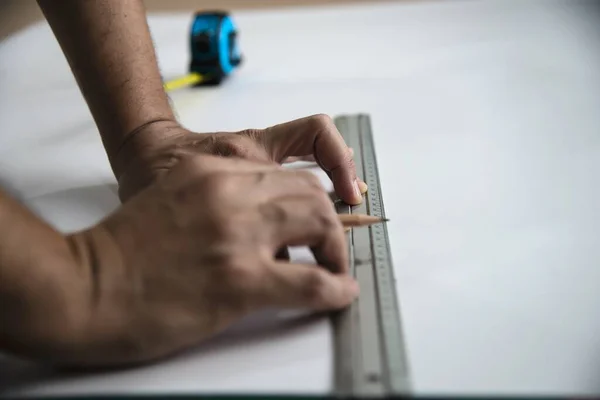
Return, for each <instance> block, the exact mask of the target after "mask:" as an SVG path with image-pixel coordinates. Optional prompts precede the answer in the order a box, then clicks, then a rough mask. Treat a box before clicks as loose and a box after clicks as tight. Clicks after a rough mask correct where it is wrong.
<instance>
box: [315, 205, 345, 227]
mask: <svg viewBox="0 0 600 400" xmlns="http://www.w3.org/2000/svg"><path fill="white" fill-rule="evenodd" d="M317 222H318V224H319V227H320V228H321V230H322V231H331V230H332V229H336V228H338V225H339V224H340V222H339V219H338V218H337V215H336V214H335V213H334V212H333V210H321V212H319V213H318V214H317Z"/></svg>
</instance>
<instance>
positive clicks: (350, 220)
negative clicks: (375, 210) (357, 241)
mask: <svg viewBox="0 0 600 400" xmlns="http://www.w3.org/2000/svg"><path fill="white" fill-rule="evenodd" d="M339 218H340V221H341V222H342V225H344V228H345V229H344V230H345V231H349V230H350V228H353V227H358V226H368V225H373V224H378V223H380V222H387V221H388V219H385V218H381V217H375V216H373V215H365V214H339Z"/></svg>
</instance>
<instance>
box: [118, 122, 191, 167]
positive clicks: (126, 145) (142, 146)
mask: <svg viewBox="0 0 600 400" xmlns="http://www.w3.org/2000/svg"><path fill="white" fill-rule="evenodd" d="M187 132H188V131H187V130H186V129H184V128H183V127H182V126H181V125H180V124H179V122H177V121H176V120H174V119H168V118H165V119H155V120H151V121H148V122H146V123H144V124H142V125H140V126H138V127H137V128H135V129H133V130H132V131H130V132H129V133H128V134H126V135H125V136H124V138H123V140H122V141H121V143H120V145H119V147H118V148H117V149H116V150H115V151H114V153H113V154H112V155H111V156H110V157H109V158H110V162H111V166H112V169H113V172H114V174H115V176H116V178H117V179H119V178H120V176H121V175H122V174H123V172H124V171H125V170H126V169H127V168H128V166H129V164H131V163H132V162H134V161H139V160H143V159H144V156H145V155H146V154H150V153H151V152H152V151H153V150H154V149H156V148H158V147H160V146H161V145H162V144H164V143H165V142H166V141H167V140H169V139H171V138H173V137H175V136H180V135H182V134H185V133H187Z"/></svg>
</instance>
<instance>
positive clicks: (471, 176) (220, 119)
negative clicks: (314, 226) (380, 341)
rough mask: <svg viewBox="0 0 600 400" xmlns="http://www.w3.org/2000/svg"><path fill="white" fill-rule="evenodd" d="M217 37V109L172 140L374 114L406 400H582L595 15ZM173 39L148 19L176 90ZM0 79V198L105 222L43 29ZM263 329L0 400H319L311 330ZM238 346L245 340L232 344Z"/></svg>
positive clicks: (257, 23)
mask: <svg viewBox="0 0 600 400" xmlns="http://www.w3.org/2000/svg"><path fill="white" fill-rule="evenodd" d="M234 17H235V19H236V21H237V22H238V24H239V26H240V31H241V36H240V39H241V43H242V50H243V52H244V53H245V56H246V62H245V64H244V66H243V68H242V69H241V70H240V71H239V72H238V73H236V74H235V76H234V77H232V79H230V80H228V81H227V82H226V83H225V84H224V85H222V86H221V87H219V88H214V89H202V90H198V89H194V90H182V91H178V92H175V93H173V94H172V99H173V102H174V104H175V106H176V109H177V112H178V114H179V116H180V118H181V121H182V122H183V123H184V124H185V125H187V126H188V127H190V128H193V129H196V130H199V131H214V130H235V129H243V128H249V127H265V126H268V125H271V124H275V123H278V122H282V121H285V120H289V119H292V118H297V117H301V116H305V115H308V114H312V113H322V112H325V113H328V114H330V115H336V114H339V113H352V112H367V113H369V114H371V116H372V122H373V130H374V133H375V142H376V150H377V157H378V160H379V168H380V175H381V181H382V186H383V197H384V202H385V208H386V212H387V214H388V216H389V217H390V219H391V222H389V225H388V231H389V234H390V241H391V243H392V256H393V259H394V262H395V266H396V274H397V279H398V292H399V297H400V305H401V312H402V318H403V323H404V329H405V333H406V339H407V346H408V352H409V359H410V365H411V369H412V373H413V383H414V387H415V390H416V393H419V394H455V395H462V394H517V395H527V394H542V395H545V394H563V395H576V394H578V395H586V394H587V395H591V394H599V393H600V372H599V371H600V339H599V338H600V291H599V290H598V286H599V284H600V246H599V245H600V206H599V204H600V112H599V110H600V90H598V89H597V88H600V24H599V23H598V22H599V21H600V11H599V8H598V6H597V5H594V4H593V3H592V2H582V1H568V2H558V1H544V2H542V1H465V2H462V1H453V2H449V1H448V2H422V3H421V2H420V3H416V4H407V3H404V2H403V3H399V4H383V5H369V6H352V7H347V8H336V9H327V8H318V9H307V10H286V11H277V12H265V11H260V12H246V13H238V14H236V15H235V16H234ZM188 27H189V16H188V15H166V16H154V17H153V18H152V19H151V29H152V32H153V36H154V40H155V42H156V44H157V47H158V54H159V59H160V63H161V68H162V72H163V76H165V77H166V78H171V77H174V76H176V75H178V74H180V73H184V72H185V70H186V67H187V40H186V39H187V29H188ZM23 49H31V50H30V51H28V52H26V51H24V50H23ZM26 63H28V64H27V65H26ZM42 65H43V66H44V67H43V68H42V67H41V66H42ZM0 71H2V74H0V79H1V82H2V85H1V87H2V90H1V91H0V104H1V105H2V107H1V108H0V132H2V134H1V135H0V181H1V182H3V184H6V185H7V186H8V187H9V188H10V190H11V191H12V192H14V193H16V194H18V196H19V197H21V198H22V199H23V201H25V202H26V203H27V204H29V205H31V206H32V207H33V208H34V209H35V210H36V211H37V212H38V213H39V214H40V215H42V216H43V217H44V218H46V219H47V220H49V221H50V222H52V223H53V224H55V225H56V226H58V227H60V228H61V229H63V230H72V229H78V228H81V227H84V226H86V225H88V224H90V223H93V222H94V221H96V220H98V219H99V218H101V217H102V215H104V214H105V213H107V212H110V211H111V210H112V209H114V207H116V205H117V202H116V195H115V194H114V190H115V188H114V180H113V179H112V176H111V175H110V170H109V168H108V164H107V162H106V159H105V156H104V153H103V150H102V148H101V145H100V141H99V138H98V136H97V134H96V133H95V129H94V127H93V124H91V120H90V117H89V113H88V112H87V110H86V109H85V104H84V103H83V102H82V100H81V97H80V95H79V94H78V92H77V89H76V87H75V86H74V81H73V79H72V77H71V76H70V75H69V71H68V69H67V67H66V63H65V62H64V60H63V59H62V56H61V55H60V52H59V49H58V46H57V45H56V44H55V43H54V39H53V38H52V37H51V36H50V34H49V31H48V29H47V28H45V27H43V26H37V27H34V28H32V29H29V30H28V31H25V32H23V33H22V34H20V35H18V36H16V37H13V38H11V39H10V40H8V41H6V42H4V43H2V44H1V45H0ZM32 72H35V79H33V81H32V78H31V77H32V75H31V74H32ZM300 256H301V257H303V256H305V255H302V254H301V255H300ZM261 318H262V319H261ZM264 319H267V320H268V321H271V322H270V323H268V324H266V326H265V327H262V325H263V324H262V323H261V321H264ZM277 323H281V324H285V323H286V319H281V317H277V316H275V318H274V316H273V315H271V314H267V315H263V316H259V317H258V319H252V320H251V321H249V322H246V323H245V324H242V325H241V326H238V327H236V328H235V329H234V330H233V333H230V334H229V335H226V336H224V337H223V338H217V339H215V341H214V342H210V343H207V344H206V345H204V346H201V348H199V349H198V350H196V351H193V352H191V353H188V354H185V355H182V356H180V357H176V358H174V359H172V360H169V361H167V362H165V363H161V364H158V365H154V366H149V367H146V368H141V369H136V370H132V371H125V372H114V373H109V374H100V375H94V376H86V377H50V378H44V377H43V374H42V375H40V374H41V373H38V372H36V370H35V369H32V368H31V367H30V366H20V367H19V366H17V365H16V364H14V363H9V362H0V376H3V377H6V378H0V388H2V387H3V386H2V385H4V387H7V388H12V389H13V390H14V391H13V392H9V393H52V394H62V393H102V392H106V391H109V390H111V391H127V390H131V391H135V392H156V391H159V392H165V391H166V392H169V391H173V392H175V391H182V392H194V391H209V392H215V391H216V392H223V391H226V392H239V391H242V392H244V391H246V392H262V393H273V392H288V393H299V392H309V393H325V392H327V391H328V390H330V388H331V372H332V370H331V362H332V358H331V350H332V348H331V338H330V330H329V326H328V324H327V321H326V320H323V319H321V320H317V321H302V323H300V324H299V325H292V327H288V328H285V327H282V329H281V330H279V329H275V330H272V329H270V328H269V327H270V326H271V325H270V324H277ZM253 324H254V325H253ZM248 325H252V326H254V327H255V329H256V327H257V326H258V327H259V328H258V330H259V333H252V332H250V333H248V337H246V334H247V333H246V331H248V330H250V331H252V328H251V327H249V326H248Z"/></svg>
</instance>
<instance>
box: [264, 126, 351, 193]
mask: <svg viewBox="0 0 600 400" xmlns="http://www.w3.org/2000/svg"><path fill="white" fill-rule="evenodd" d="M261 138H262V139H261V140H263V144H264V145H265V148H266V149H267V152H268V153H269V154H270V155H271V156H272V157H273V160H275V161H277V162H282V161H283V160H285V159H286V158H287V157H290V156H297V157H300V156H307V155H310V154H312V155H313V156H314V158H315V161H316V162H317V163H318V164H319V165H320V166H321V168H322V169H323V170H324V171H326V172H327V174H328V175H329V176H330V178H331V180H332V181H333V187H334V189H335V191H336V193H337V194H338V196H339V197H340V198H341V199H342V200H343V201H345V202H346V203H349V204H359V203H360V202H361V201H362V196H361V193H360V189H359V187H358V180H357V178H356V169H355V166H354V160H353V158H352V155H351V153H350V151H349V150H348V146H347V145H346V143H345V142H344V139H343V138H342V135H341V134H340V133H339V131H338V130H337V128H336V127H335V124H334V123H333V121H332V120H331V118H329V117H328V116H326V115H314V116H311V117H306V118H302V119H298V120H295V121H291V122H287V123H284V124H280V125H275V126H273V127H270V128H267V129H266V130H265V131H264V134H263V135H262V136H261Z"/></svg>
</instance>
